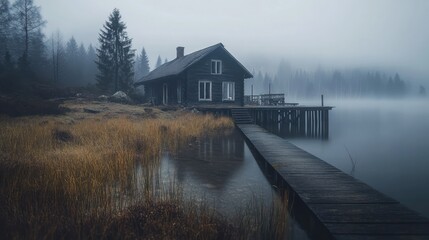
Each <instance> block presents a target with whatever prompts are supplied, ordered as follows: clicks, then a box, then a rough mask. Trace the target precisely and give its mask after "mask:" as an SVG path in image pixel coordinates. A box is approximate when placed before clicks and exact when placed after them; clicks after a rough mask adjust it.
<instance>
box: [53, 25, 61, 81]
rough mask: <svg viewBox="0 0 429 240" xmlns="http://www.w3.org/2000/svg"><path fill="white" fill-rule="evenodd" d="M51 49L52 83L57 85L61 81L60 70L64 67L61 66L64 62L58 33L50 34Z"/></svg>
mask: <svg viewBox="0 0 429 240" xmlns="http://www.w3.org/2000/svg"><path fill="white" fill-rule="evenodd" d="M51 48H52V49H51V51H52V72H53V81H54V82H55V83H57V84H59V83H60V81H61V77H60V69H61V68H62V67H64V66H62V65H63V62H64V44H63V38H62V36H61V33H60V31H56V32H55V33H52V37H51Z"/></svg>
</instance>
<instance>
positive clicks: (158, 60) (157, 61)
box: [155, 55, 162, 68]
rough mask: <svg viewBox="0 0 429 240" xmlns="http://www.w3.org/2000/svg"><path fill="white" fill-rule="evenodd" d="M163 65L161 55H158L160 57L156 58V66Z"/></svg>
mask: <svg viewBox="0 0 429 240" xmlns="http://www.w3.org/2000/svg"><path fill="white" fill-rule="evenodd" d="M161 65H162V60H161V56H159V55H158V59H157V60H156V66H155V68H158V67H159V66H161Z"/></svg>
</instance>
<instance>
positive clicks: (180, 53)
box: [176, 47, 185, 58]
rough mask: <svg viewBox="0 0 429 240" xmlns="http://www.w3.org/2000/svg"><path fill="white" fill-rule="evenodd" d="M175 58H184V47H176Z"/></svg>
mask: <svg viewBox="0 0 429 240" xmlns="http://www.w3.org/2000/svg"><path fill="white" fill-rule="evenodd" d="M176 50H177V57H176V58H181V57H183V56H185V48H184V47H177V48H176Z"/></svg>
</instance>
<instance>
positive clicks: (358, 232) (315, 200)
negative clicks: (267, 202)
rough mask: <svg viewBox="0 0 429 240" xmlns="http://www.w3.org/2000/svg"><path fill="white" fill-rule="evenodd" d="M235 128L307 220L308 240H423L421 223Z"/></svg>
mask: <svg viewBox="0 0 429 240" xmlns="http://www.w3.org/2000/svg"><path fill="white" fill-rule="evenodd" d="M237 127H238V128H239V129H240V130H241V132H242V133H243V135H244V137H245V139H246V141H247V142H248V144H249V147H250V148H251V149H252V151H253V152H254V153H256V155H258V158H260V159H261V161H262V162H264V165H265V167H266V168H267V170H268V171H270V172H272V174H273V175H274V178H275V179H276V182H277V185H278V186H283V187H284V188H286V189H287V190H288V191H289V198H290V199H291V198H293V199H292V200H291V201H293V205H294V208H295V206H296V207H299V208H301V209H303V211H305V214H304V215H308V216H309V219H310V220H305V221H307V223H306V224H305V225H308V226H309V227H308V229H309V231H310V232H311V233H312V235H313V236H312V237H314V238H316V239H342V240H354V239H368V240H369V239H419V240H420V239H429V220H428V219H427V218H424V217H422V216H420V215H419V214H418V213H416V212H414V211H412V210H410V209H408V208H406V207H405V206H403V205H402V204H400V203H399V202H397V201H395V200H394V199H392V198H390V197H387V196H385V195H384V194H382V193H380V192H378V191H376V190H375V189H373V188H371V187H370V186H368V185H367V184H365V183H363V182H361V181H359V180H356V179H354V178H353V177H351V176H349V175H347V174H345V173H344V172H342V171H340V170H339V169H337V168H335V167H334V166H332V165H330V164H328V163H326V162H325V161H323V160H321V159H319V158H317V157H315V156H313V155H311V154H310V153H307V152H305V151H304V150H302V149H300V148H298V147H296V146H295V145H293V144H291V143H289V142H288V141H287V140H285V139H283V138H280V137H278V136H276V135H274V134H271V133H269V132H268V131H266V130H265V129H263V128H261V127H259V126H257V125H255V124H237ZM380 171H382V169H380ZM380 174H382V173H380ZM300 214H301V215H302V211H301V213H298V214H297V215H300ZM297 217H299V216H296V218H297ZM298 220H299V219H298ZM306 228H307V227H306Z"/></svg>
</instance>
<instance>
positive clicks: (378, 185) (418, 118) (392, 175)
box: [290, 99, 429, 217]
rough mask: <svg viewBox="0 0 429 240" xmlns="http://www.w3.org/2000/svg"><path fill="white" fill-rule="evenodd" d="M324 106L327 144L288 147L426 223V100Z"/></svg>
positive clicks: (428, 167) (301, 141) (428, 209)
mask: <svg viewBox="0 0 429 240" xmlns="http://www.w3.org/2000/svg"><path fill="white" fill-rule="evenodd" d="M327 102H328V103H327V105H330V106H335V108H334V109H333V110H332V111H331V112H330V136H329V140H326V141H322V140H318V139H317V140H316V139H313V140H311V139H291V140H290V141H291V142H292V143H294V144H296V145H297V146H299V147H301V148H302V149H304V150H306V151H309V152H310V153H312V154H314V155H316V156H317V157H319V158H321V159H323V160H325V161H326V162H328V163H330V164H332V165H334V166H336V167H338V168H339V169H341V170H342V171H344V172H346V173H349V174H351V175H353V176H354V177H355V178H357V179H359V180H362V181H363V182H365V183H367V184H369V185H370V186H372V187H374V188H375V189H377V190H379V191H381V192H383V193H385V194H387V195H388V196H390V197H393V198H394V199H396V200H398V201H400V202H401V203H403V204H405V205H406V206H408V207H409V208H411V209H413V210H415V211H418V212H420V213H422V214H424V215H425V216H426V217H429V205H428V202H429V187H428V183H429V174H428V170H429V159H428V156H429V121H428V119H429V107H428V104H429V102H428V99H423V100H422V99H398V100H347V101H346V100H344V101H333V100H331V101H329V100H328V101H327ZM313 103H316V102H313ZM349 153H350V156H351V157H352V159H353V161H354V162H355V168H354V170H353V163H352V161H351V160H350V157H349Z"/></svg>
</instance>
